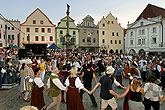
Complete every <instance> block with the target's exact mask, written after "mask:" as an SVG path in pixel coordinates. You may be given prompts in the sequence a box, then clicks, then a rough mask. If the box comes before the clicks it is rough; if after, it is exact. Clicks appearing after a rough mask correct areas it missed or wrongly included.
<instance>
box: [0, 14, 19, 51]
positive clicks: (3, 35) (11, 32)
mask: <svg viewBox="0 0 165 110" xmlns="http://www.w3.org/2000/svg"><path fill="white" fill-rule="evenodd" d="M19 28H20V21H18V20H6V19H4V18H2V17H0V48H3V47H9V46H18V45H19Z"/></svg>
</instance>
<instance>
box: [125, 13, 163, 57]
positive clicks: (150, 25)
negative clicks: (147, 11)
mask: <svg viewBox="0 0 165 110" xmlns="http://www.w3.org/2000/svg"><path fill="white" fill-rule="evenodd" d="M162 27H163V31H162ZM125 41H126V43H125V48H126V49H125V50H126V53H130V54H138V53H141V52H146V53H149V52H165V20H164V19H163V18H162V17H161V16H158V17H154V18H148V19H144V18H141V19H140V20H138V21H136V22H135V23H132V24H128V28H127V32H126V38H125Z"/></svg>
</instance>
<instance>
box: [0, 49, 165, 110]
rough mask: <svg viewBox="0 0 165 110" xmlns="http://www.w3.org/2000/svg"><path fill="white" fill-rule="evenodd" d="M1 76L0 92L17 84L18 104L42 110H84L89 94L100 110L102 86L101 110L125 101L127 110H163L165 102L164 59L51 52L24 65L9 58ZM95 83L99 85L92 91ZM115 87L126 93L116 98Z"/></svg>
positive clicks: (143, 56) (27, 59) (93, 105)
mask: <svg viewBox="0 0 165 110" xmlns="http://www.w3.org/2000/svg"><path fill="white" fill-rule="evenodd" d="M0 70H1V72H0V87H1V88H10V87H11V86H12V87H13V86H15V84H17V83H18V84H19V85H20V89H19V90H20V95H19V98H21V97H23V100H24V101H27V102H31V105H32V106H36V107H37V108H38V109H39V110H50V109H52V108H53V107H54V106H56V110H60V104H61V102H66V105H67V110H84V106H83V94H84V92H87V93H88V95H89V97H90V99H91V102H92V105H91V106H92V107H95V108H97V107H98V104H97V102H96V99H95V96H94V94H93V92H94V91H95V90H96V89H97V88H98V87H99V86H100V87H101V90H100V99H101V105H100V107H101V110H105V109H106V108H107V106H108V105H109V106H111V108H112V110H116V109H117V108H118V106H117V103H116V99H120V98H123V97H124V102H123V109H124V110H134V108H137V109H138V110H141V109H142V110H150V109H151V107H153V108H154V110H159V109H160V104H162V103H163V101H165V96H164V95H165V94H164V91H165V61H163V57H162V56H145V55H128V54H108V53H89V52H84V51H81V52H78V51H75V52H68V53H66V52H51V53H49V54H48V55H47V57H46V58H45V59H43V58H41V57H36V56H35V55H34V54H32V56H31V57H29V58H27V57H25V58H22V59H21V60H19V65H17V64H12V58H10V57H9V58H8V59H7V60H6V67H5V68H3V67H1V68H0ZM98 78H100V79H99V80H98ZM123 78H126V79H128V81H129V84H128V85H124V84H123V82H122V80H123ZM92 80H94V81H95V84H96V85H95V87H93V88H92ZM45 81H46V83H44V82H45ZM113 83H114V84H115V85H116V86H118V88H119V89H125V92H124V93H123V94H120V95H119V94H117V92H115V91H114V90H113V88H112V85H113ZM7 86H10V87H7ZM43 89H45V90H46V91H48V96H49V97H51V98H52V100H53V101H52V103H50V104H49V105H45V101H44V95H43ZM64 94H66V95H64Z"/></svg>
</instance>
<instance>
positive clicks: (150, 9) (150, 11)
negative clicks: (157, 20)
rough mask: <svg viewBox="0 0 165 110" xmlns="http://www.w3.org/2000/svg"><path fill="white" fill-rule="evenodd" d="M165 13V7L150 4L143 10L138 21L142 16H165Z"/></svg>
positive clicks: (145, 17)
mask: <svg viewBox="0 0 165 110" xmlns="http://www.w3.org/2000/svg"><path fill="white" fill-rule="evenodd" d="M164 15H165V9H164V8H161V7H158V6H155V5H152V4H148V5H147V7H146V8H145V9H144V10H143V12H142V13H141V14H140V16H139V17H138V18H137V19H136V21H138V20H139V19H141V18H142V17H143V18H144V19H147V18H153V17H157V16H164Z"/></svg>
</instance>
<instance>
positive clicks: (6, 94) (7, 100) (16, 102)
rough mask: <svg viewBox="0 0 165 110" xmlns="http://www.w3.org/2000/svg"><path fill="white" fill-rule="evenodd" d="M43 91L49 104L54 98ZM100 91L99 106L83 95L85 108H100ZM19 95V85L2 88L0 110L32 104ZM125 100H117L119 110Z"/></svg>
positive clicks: (121, 91) (98, 90)
mask: <svg viewBox="0 0 165 110" xmlns="http://www.w3.org/2000/svg"><path fill="white" fill-rule="evenodd" d="M97 79H100V77H97ZM123 84H124V85H128V80H127V79H123ZM94 85H95V82H94V81H93V86H94ZM113 90H114V91H115V92H117V93H118V94H119V95H121V94H122V93H123V92H124V89H120V88H118V87H116V86H115V85H113ZM43 92H44V99H45V103H46V105H49V104H50V103H51V101H52V100H51V98H50V97H48V96H47V91H45V90H44V91H43ZM99 93H100V88H98V89H97V90H96V91H95V92H94V96H95V99H96V101H97V104H98V108H92V103H91V101H90V98H89V96H88V94H87V93H85V94H84V95H83V104H84V108H85V110H100V97H99ZM18 96H19V86H16V87H13V88H12V89H10V90H0V110H19V109H20V108H21V107H23V106H26V105H30V103H29V102H24V101H23V99H19V98H18ZM123 100H124V99H119V100H117V104H118V110H122V107H123ZM54 110H55V108H54ZM61 110H66V104H65V103H61ZM135 110H136V108H135ZM160 110H165V104H163V105H161V109H160Z"/></svg>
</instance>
